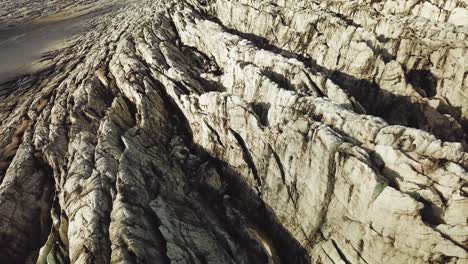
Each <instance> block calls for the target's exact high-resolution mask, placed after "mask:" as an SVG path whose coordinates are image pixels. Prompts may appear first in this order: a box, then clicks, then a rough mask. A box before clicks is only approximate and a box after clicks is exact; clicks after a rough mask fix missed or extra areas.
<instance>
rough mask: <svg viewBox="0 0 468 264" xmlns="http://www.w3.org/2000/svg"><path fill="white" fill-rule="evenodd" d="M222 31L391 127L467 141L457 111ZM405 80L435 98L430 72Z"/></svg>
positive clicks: (465, 123) (386, 56) (388, 56)
mask: <svg viewBox="0 0 468 264" xmlns="http://www.w3.org/2000/svg"><path fill="white" fill-rule="evenodd" d="M210 19H212V20H213V21H215V22H217V23H219V24H220V25H222V23H221V21H219V20H218V19H217V18H214V17H211V18H210ZM223 27H224V29H225V30H226V31H227V32H229V33H231V34H235V35H238V36H240V37H242V38H245V39H247V40H249V41H251V42H253V43H254V44H255V45H256V46H257V47H259V48H262V49H265V50H270V51H272V52H275V53H277V54H280V55H282V56H284V57H286V58H294V59H297V60H299V61H301V62H303V63H304V64H305V66H306V67H307V68H308V69H309V70H310V71H311V72H312V73H314V74H317V73H321V74H323V75H324V76H326V77H328V78H329V79H330V80H332V81H333V82H334V83H336V84H337V85H339V86H340V87H341V88H342V89H344V90H346V91H347V92H348V93H349V94H350V95H352V96H353V97H354V98H356V100H358V101H359V103H360V104H361V105H362V106H363V107H364V108H365V110H366V112H367V113H368V114H371V115H374V116H378V117H382V118H383V119H385V120H386V121H387V122H388V123H390V124H392V125H402V126H407V127H413V128H418V129H422V130H425V131H427V132H430V133H432V134H434V135H435V136H436V137H438V138H440V139H442V140H444V141H452V142H456V141H458V142H466V141H468V134H467V131H468V120H465V119H463V118H462V117H461V109H460V108H459V107H453V106H450V105H441V106H439V107H438V109H434V108H433V107H431V106H430V105H428V104H426V103H422V102H414V101H412V100H411V98H409V97H406V96H401V95H397V94H394V93H391V92H389V91H386V90H384V89H381V87H380V86H379V85H378V84H377V83H375V82H373V81H369V80H366V79H358V78H356V77H354V76H352V75H349V74H347V73H344V72H341V71H338V70H331V69H328V68H326V67H324V66H322V65H319V64H318V63H317V61H316V60H315V59H313V58H310V57H308V56H304V55H301V54H297V53H294V52H291V51H289V50H285V49H283V48H280V47H278V46H275V45H272V44H270V43H269V41H268V40H267V39H265V38H263V37H260V36H257V35H255V34H251V33H244V32H240V31H238V30H235V29H232V28H227V27H225V26H223ZM371 48H372V49H373V50H374V52H375V53H376V54H377V55H378V56H381V57H382V58H383V59H384V60H385V61H387V62H388V61H390V60H393V59H394V56H392V55H391V54H390V53H389V52H388V51H387V50H385V49H376V48H374V47H371ZM405 77H406V80H407V82H408V83H410V84H412V85H413V87H414V88H415V90H416V91H417V92H418V93H420V94H421V96H423V97H429V98H430V97H433V96H435V95H436V94H437V84H436V82H437V79H436V78H435V76H434V75H433V74H432V73H431V72H430V71H429V70H415V69H414V70H409V71H408V72H407V73H406V76H405ZM445 114H448V115H450V116H451V117H453V118H454V119H455V120H457V121H458V122H459V123H460V124H461V126H459V125H458V124H456V123H455V122H453V120H452V119H451V117H447V116H446V115H445ZM448 128H450V129H448Z"/></svg>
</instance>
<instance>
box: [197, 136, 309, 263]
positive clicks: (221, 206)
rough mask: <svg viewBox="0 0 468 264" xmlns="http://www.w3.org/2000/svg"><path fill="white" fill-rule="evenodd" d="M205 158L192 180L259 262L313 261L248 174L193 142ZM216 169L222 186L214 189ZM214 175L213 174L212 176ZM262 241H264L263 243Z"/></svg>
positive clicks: (243, 245)
mask: <svg viewBox="0 0 468 264" xmlns="http://www.w3.org/2000/svg"><path fill="white" fill-rule="evenodd" d="M192 150H195V152H196V155H197V156H198V157H201V164H204V165H202V166H201V167H200V168H203V169H198V170H195V171H194V172H192V173H191V174H192V177H191V179H193V180H192V183H193V184H194V185H193V186H195V188H196V189H198V190H199V193H200V194H202V196H203V197H204V199H205V200H206V201H207V204H209V205H210V207H211V208H212V209H213V210H214V211H215V212H216V214H217V215H218V217H219V219H220V220H221V221H222V222H223V224H224V227H225V228H226V230H228V232H229V233H230V235H231V236H232V237H233V238H235V239H236V241H239V242H240V245H241V246H242V247H244V250H246V251H247V252H249V255H251V256H255V263H271V262H268V259H269V258H270V259H272V260H273V263H287V264H310V263H311V260H310V257H309V255H308V252H307V250H306V249H304V248H303V247H302V246H301V245H300V243H299V242H298V241H297V240H296V239H295V238H294V237H293V236H292V235H291V234H290V233H289V231H288V230H287V229H286V228H285V227H284V226H283V225H282V224H281V221H280V220H279V219H278V217H277V216H276V215H275V213H274V212H273V210H272V209H271V208H269V206H268V205H266V204H265V203H264V202H263V200H262V199H261V198H260V197H259V195H258V193H257V192H256V191H255V190H254V189H253V187H251V186H250V185H249V184H248V183H247V181H246V179H245V178H244V176H242V175H240V174H239V173H238V172H236V170H235V169H233V168H232V167H231V166H230V165H229V164H228V163H226V162H223V161H221V160H218V159H216V158H213V157H212V156H211V155H209V154H208V153H207V152H206V151H205V150H204V149H203V147H201V146H198V145H192ZM207 167H209V168H210V169H214V170H215V171H216V173H215V174H216V175H218V176H219V179H220V181H221V185H222V187H221V188H220V189H216V188H213V187H212V186H211V185H210V184H208V182H210V181H213V179H209V177H212V175H213V173H207V171H208V170H209V169H208V168H207ZM210 175H211V176H210ZM260 242H261V243H260Z"/></svg>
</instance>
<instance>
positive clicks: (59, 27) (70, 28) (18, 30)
mask: <svg viewBox="0 0 468 264" xmlns="http://www.w3.org/2000/svg"><path fill="white" fill-rule="evenodd" d="M38 2H41V1H38ZM81 2H82V3H83V4H82V5H76V4H74V5H72V6H67V7H66V8H64V9H62V10H61V11H59V12H55V13H54V12H53V11H50V8H47V9H46V10H47V12H45V14H46V15H37V14H38V12H33V14H35V16H34V17H33V18H31V19H29V20H28V19H26V18H24V16H23V18H24V19H23V20H22V22H20V23H19V24H14V22H16V21H15V20H11V21H10V22H8V21H9V20H7V19H5V17H2V19H3V20H0V21H2V22H3V23H0V83H4V82H8V81H11V80H13V79H14V78H15V77H18V76H20V75H24V74H28V73H31V72H34V71H37V70H41V69H43V68H45V67H47V62H46V61H44V60H42V59H41V57H42V56H43V55H44V54H45V53H47V52H49V51H52V50H55V49H58V48H61V47H66V46H67V45H69V44H71V43H72V42H71V39H72V38H73V36H76V35H77V34H80V33H82V32H84V31H86V30H87V29H89V28H90V27H91V24H90V23H88V22H89V21H90V20H91V19H93V18H95V17H98V16H101V15H103V14H105V13H107V12H110V11H111V10H113V9H115V8H117V7H118V6H120V5H122V2H121V1H118V2H116V1H95V2H94V3H92V4H88V3H87V2H86V1H81ZM36 4H37V3H36ZM31 8H39V7H38V6H37V5H31ZM53 10H54V9H53ZM31 12H32V11H31ZM39 13H41V12H39ZM41 14H44V12H42V13H41Z"/></svg>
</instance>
